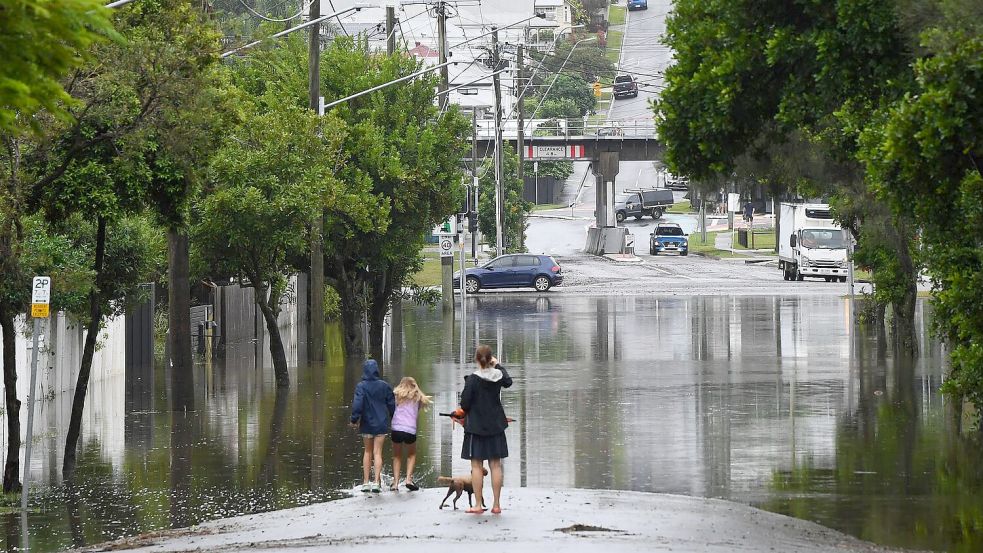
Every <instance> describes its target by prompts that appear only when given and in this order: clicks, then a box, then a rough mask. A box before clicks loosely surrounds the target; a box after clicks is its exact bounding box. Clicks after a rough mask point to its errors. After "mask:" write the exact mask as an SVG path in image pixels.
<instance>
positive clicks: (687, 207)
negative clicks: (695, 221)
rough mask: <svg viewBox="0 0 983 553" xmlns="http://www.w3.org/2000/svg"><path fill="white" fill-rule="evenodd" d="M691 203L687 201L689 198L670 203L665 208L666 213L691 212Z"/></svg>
mask: <svg viewBox="0 0 983 553" xmlns="http://www.w3.org/2000/svg"><path fill="white" fill-rule="evenodd" d="M692 212H693V205H692V204H690V203H689V200H683V201H681V202H676V203H674V204H672V207H670V208H669V209H667V210H666V213H683V214H685V213H692Z"/></svg>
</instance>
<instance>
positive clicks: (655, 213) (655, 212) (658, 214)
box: [650, 209, 662, 219]
mask: <svg viewBox="0 0 983 553" xmlns="http://www.w3.org/2000/svg"><path fill="white" fill-rule="evenodd" d="M650 213H651V214H652V218H653V219H660V218H662V210H661V209H653V210H652V211H651V212H650Z"/></svg>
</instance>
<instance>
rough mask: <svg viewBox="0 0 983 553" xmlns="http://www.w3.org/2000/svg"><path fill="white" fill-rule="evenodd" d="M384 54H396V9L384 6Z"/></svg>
mask: <svg viewBox="0 0 983 553" xmlns="http://www.w3.org/2000/svg"><path fill="white" fill-rule="evenodd" d="M386 53H387V54H389V55H390V56H391V55H393V54H395V53H396V7H395V6H386Z"/></svg>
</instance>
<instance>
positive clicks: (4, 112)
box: [0, 0, 113, 134]
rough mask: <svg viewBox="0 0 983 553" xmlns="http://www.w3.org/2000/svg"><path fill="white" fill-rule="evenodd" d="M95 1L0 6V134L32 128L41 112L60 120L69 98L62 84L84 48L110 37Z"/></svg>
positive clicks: (19, 1) (5, 1)
mask: <svg viewBox="0 0 983 553" xmlns="http://www.w3.org/2000/svg"><path fill="white" fill-rule="evenodd" d="M102 5H103V2H102V1H101V0H0V29H3V32H2V33H0V60H3V63H2V64H0V132H4V133H15V134H16V133H18V132H19V131H21V130H23V129H24V128H26V127H30V126H32V125H35V124H36V120H35V119H34V115H35V114H37V113H40V112H42V111H44V112H46V113H47V114H50V115H54V116H56V117H59V118H61V119H68V118H69V117H70V113H69V111H68V110H67V109H66V108H67V106H68V105H70V104H71V97H70V96H69V94H68V93H66V92H65V89H64V88H63V87H62V79H63V78H64V77H65V76H66V74H67V73H68V72H69V71H70V70H72V69H73V68H76V67H78V66H79V65H80V64H81V63H82V61H83V56H85V54H86V53H87V52H89V49H90V47H91V46H92V45H93V44H94V43H95V42H97V41H99V40H101V39H103V38H104V37H106V36H111V35H113V32H112V25H111V24H110V22H109V18H108V14H109V10H107V9H105V8H103V7H102Z"/></svg>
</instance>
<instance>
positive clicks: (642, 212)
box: [614, 188, 673, 223]
mask: <svg viewBox="0 0 983 553" xmlns="http://www.w3.org/2000/svg"><path fill="white" fill-rule="evenodd" d="M672 205H673V197H672V191H671V190H665V189H658V188H647V189H638V190H625V192H624V193H623V194H620V195H618V196H617V197H616V198H615V201H614V216H615V218H616V219H617V220H618V222H619V223H620V222H622V221H624V220H625V219H627V218H628V217H634V218H635V219H641V218H642V217H645V216H646V215H649V216H651V217H652V218H653V219H658V218H660V217H662V214H663V213H664V212H665V210H666V209H669V208H670V207H672Z"/></svg>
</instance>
